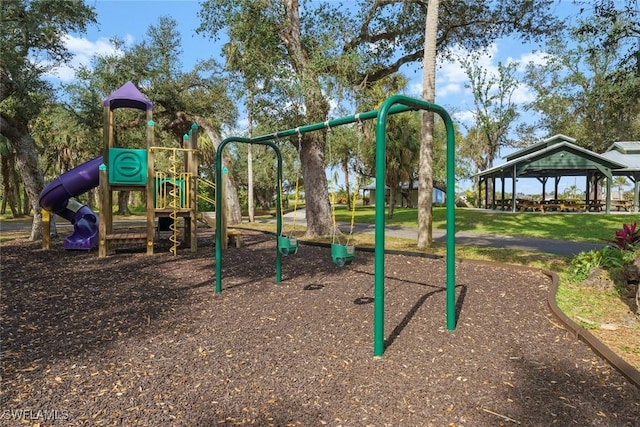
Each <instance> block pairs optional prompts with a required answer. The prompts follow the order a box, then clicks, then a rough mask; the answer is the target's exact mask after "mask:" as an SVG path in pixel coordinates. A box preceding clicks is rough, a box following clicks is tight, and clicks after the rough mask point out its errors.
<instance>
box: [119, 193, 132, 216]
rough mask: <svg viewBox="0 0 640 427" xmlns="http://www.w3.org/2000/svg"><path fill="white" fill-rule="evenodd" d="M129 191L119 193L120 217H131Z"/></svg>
mask: <svg viewBox="0 0 640 427" xmlns="http://www.w3.org/2000/svg"><path fill="white" fill-rule="evenodd" d="M130 194H131V193H130V192H129V191H118V213H117V214H118V215H131V211H130V210H129V195H130Z"/></svg>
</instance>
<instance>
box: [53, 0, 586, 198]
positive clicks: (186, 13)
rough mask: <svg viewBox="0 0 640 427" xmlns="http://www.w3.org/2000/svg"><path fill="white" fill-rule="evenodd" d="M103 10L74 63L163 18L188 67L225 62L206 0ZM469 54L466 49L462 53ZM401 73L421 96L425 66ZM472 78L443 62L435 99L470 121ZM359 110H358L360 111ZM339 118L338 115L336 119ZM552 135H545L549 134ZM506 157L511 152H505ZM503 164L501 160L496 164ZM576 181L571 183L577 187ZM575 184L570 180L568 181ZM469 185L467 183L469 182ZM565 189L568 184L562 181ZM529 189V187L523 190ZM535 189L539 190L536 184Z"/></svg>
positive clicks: (529, 52)
mask: <svg viewBox="0 0 640 427" xmlns="http://www.w3.org/2000/svg"><path fill="white" fill-rule="evenodd" d="M88 4H90V5H93V6H94V7H95V9H96V12H97V14H98V25H97V26H92V27H90V28H89V31H88V32H87V33H86V34H81V35H69V36H68V37H67V46H68V48H69V49H70V51H71V52H72V53H73V54H74V61H73V64H72V66H75V67H77V66H78V65H80V64H89V59H90V58H91V56H92V55H94V54H96V53H108V52H113V51H114V48H113V46H112V45H111V43H110V42H109V39H110V38H111V37H114V36H117V37H119V38H121V39H123V40H125V41H126V42H127V43H130V44H132V43H137V42H140V41H141V40H143V39H144V38H145V34H146V32H147V29H148V28H149V26H150V25H156V24H157V23H158V20H159V18H160V17H161V16H170V17H172V18H173V19H175V20H176V22H177V23H178V30H179V31H180V34H181V36H182V38H183V44H182V47H183V50H184V55H183V57H182V58H180V59H181V62H182V64H183V66H184V67H185V68H186V69H190V68H192V67H193V65H194V64H195V63H196V62H197V61H199V60H203V59H208V58H212V57H213V58H215V59H218V60H221V57H220V43H218V44H216V43H215V42H214V41H213V40H209V39H207V38H204V37H202V36H199V35H197V34H196V33H195V29H196V28H197V27H198V25H199V22H200V20H199V17H198V11H199V10H200V1H195V0H89V1H88ZM574 8H575V6H573V5H572V4H571V2H570V1H569V0H564V1H561V2H559V5H558V7H557V11H558V15H559V16H569V17H571V15H572V14H573V10H574ZM536 48H537V47H536V46H534V45H526V44H524V45H523V44H522V43H521V42H520V41H519V40H508V39H507V40H499V41H498V42H496V43H495V44H494V45H492V46H491V47H490V48H489V50H488V52H487V54H485V55H483V56H482V58H481V65H482V66H483V67H485V68H486V69H487V70H489V71H493V70H496V69H497V64H498V62H503V63H504V62H507V61H512V60H513V61H518V62H520V63H522V64H523V65H524V64H526V63H527V62H529V61H534V62H540V61H542V56H543V53H542V52H537V51H536ZM465 53H466V52H464V51H460V52H459V54H460V55H465ZM401 72H402V73H403V74H404V75H405V76H407V77H408V78H409V79H410V82H409V88H408V95H410V96H415V97H420V96H421V91H422V86H421V80H422V72H421V69H420V68H419V66H417V65H415V64H414V65H410V66H405V67H404V68H403V69H402V70H401ZM56 74H57V77H58V78H59V79H60V80H61V81H69V80H71V79H72V78H73V69H72V68H67V67H65V68H61V69H58V70H56ZM466 82H467V77H466V76H465V74H464V71H463V70H462V68H461V67H460V65H459V64H458V63H441V64H439V67H438V69H437V72H436V100H435V102H436V103H437V104H439V105H441V106H443V107H444V108H445V109H447V110H448V111H450V112H451V114H452V117H453V119H454V121H457V122H458V123H463V124H464V123H469V119H470V118H471V111H472V109H473V98H472V97H471V96H470V93H469V91H468V89H466V88H465V83H466ZM123 83H124V82H123ZM532 97H533V93H532V92H531V91H530V90H529V89H528V88H527V87H526V86H525V85H521V86H520V87H519V88H518V90H517V91H516V93H515V94H514V99H515V100H516V101H517V102H519V103H525V102H528V101H530V100H531V99H532ZM354 113H355V112H354ZM332 118H333V117H332ZM242 123H246V122H245V121H244V120H242V121H241V123H240V126H242ZM546 136H548V135H544V137H546ZM500 154H501V155H502V156H504V155H505V154H507V153H506V152H501V153H500ZM499 163H502V160H500V159H496V161H495V164H499ZM572 184H573V181H572V182H571V185H572ZM567 185H570V184H567ZM464 186H466V184H464ZM561 188H562V185H561ZM522 190H524V191H525V192H527V189H525V187H523V188H522ZM529 190H530V191H531V192H535V191H539V190H538V185H537V184H534V186H533V188H531V189H529Z"/></svg>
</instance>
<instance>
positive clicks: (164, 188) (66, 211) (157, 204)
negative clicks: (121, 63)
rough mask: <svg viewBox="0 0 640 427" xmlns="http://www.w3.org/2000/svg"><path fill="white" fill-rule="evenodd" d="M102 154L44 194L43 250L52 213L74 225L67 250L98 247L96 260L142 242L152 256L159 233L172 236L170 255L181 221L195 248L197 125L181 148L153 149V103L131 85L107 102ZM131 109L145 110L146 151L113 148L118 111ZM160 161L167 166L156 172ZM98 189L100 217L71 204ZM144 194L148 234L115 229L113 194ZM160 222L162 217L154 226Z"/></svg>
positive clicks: (184, 139) (49, 185)
mask: <svg viewBox="0 0 640 427" xmlns="http://www.w3.org/2000/svg"><path fill="white" fill-rule="evenodd" d="M103 107H104V128H103V153H102V156H99V157H97V158H95V159H92V160H90V161H88V162H86V163H84V164H82V165H80V166H78V167H76V168H75V169H72V170H71V171H69V172H66V173H64V174H62V175H60V176H59V177H58V178H56V179H55V180H53V181H52V182H51V183H50V184H48V185H47V186H46V187H45V188H44V190H43V191H42V193H41V194H40V205H41V206H42V207H43V213H44V214H43V236H46V238H44V239H43V248H45V249H48V246H49V240H48V238H49V234H50V222H49V212H54V213H56V214H58V215H60V216H62V217H63V218H65V219H68V220H69V221H71V223H72V224H73V225H74V232H73V234H72V235H71V236H69V237H67V238H66V239H65V243H64V247H65V249H71V250H90V249H92V248H94V247H95V246H96V245H97V246H98V256H99V257H105V256H107V255H108V254H109V253H110V251H111V249H112V245H114V244H116V243H124V242H136V241H138V242H144V243H145V244H146V253H147V254H153V251H154V240H155V237H156V231H158V232H159V231H167V232H170V236H169V240H170V242H171V249H170V251H171V253H172V254H174V255H175V254H176V253H177V249H178V246H179V245H180V243H181V242H180V240H179V237H180V236H179V232H180V221H181V220H182V219H183V220H184V227H183V229H184V241H185V242H186V244H187V246H188V247H189V248H190V250H191V252H195V251H196V250H197V235H196V234H197V197H198V194H197V183H198V180H197V169H198V163H197V138H198V127H197V126H196V125H195V124H194V125H192V127H191V130H190V131H189V132H188V134H186V135H184V137H183V147H159V146H155V145H154V125H155V123H154V121H153V114H152V110H153V105H152V103H151V102H150V101H149V100H148V99H147V98H146V97H145V96H144V95H143V94H142V93H140V91H139V90H138V89H137V88H136V87H135V86H134V85H133V83H131V82H127V83H125V84H124V85H123V86H122V87H120V88H119V89H117V90H116V91H114V92H113V93H112V94H111V95H109V96H108V97H107V98H105V99H104V101H103ZM120 108H133V109H137V110H142V111H144V112H145V115H146V116H145V125H146V137H145V139H146V147H145V148H144V149H129V148H120V147H115V146H114V133H113V130H114V129H113V123H114V111H115V110H117V109H120ZM157 157H164V160H165V163H166V162H168V164H169V166H168V167H166V166H165V167H164V168H157V164H158V163H157V162H156V158H157ZM95 187H99V215H96V214H95V213H94V212H93V211H92V210H91V209H90V208H89V207H87V206H83V205H81V204H80V203H77V202H76V201H75V200H73V199H72V198H73V197H76V196H78V195H80V194H83V193H85V192H87V191H89V190H91V189H92V188H95ZM114 191H142V192H144V194H145V198H146V227H145V231H144V232H122V231H119V230H116V229H114V226H113V192H114ZM156 219H158V221H157V224H156Z"/></svg>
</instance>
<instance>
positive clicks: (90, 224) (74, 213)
mask: <svg viewBox="0 0 640 427" xmlns="http://www.w3.org/2000/svg"><path fill="white" fill-rule="evenodd" d="M101 164H102V156H100V157H96V158H95V159H93V160H89V161H88V162H86V163H83V164H81V165H80V166H78V167H76V168H74V169H71V170H70V171H69V172H65V173H63V174H62V175H60V176H59V177H57V178H56V179H54V180H53V181H51V182H50V183H49V184H47V185H46V186H45V187H44V189H43V190H42V192H41V193H40V206H41V207H42V208H43V209H46V210H48V211H50V212H53V213H55V214H57V215H60V216H61V217H63V218H65V219H66V220H68V221H70V222H71V224H73V234H71V235H70V236H68V237H67V238H66V239H65V240H64V248H65V249H69V250H85V251H88V250H90V249H92V248H94V247H95V246H96V245H97V244H98V217H97V216H96V214H95V213H94V212H93V211H92V210H91V209H89V207H88V206H85V205H83V204H81V203H78V202H76V201H75V200H73V201H71V203H70V200H69V199H71V198H72V197H76V196H79V195H80V194H83V193H86V192H87V191H89V190H91V189H92V188H95V187H97V186H98V185H99V184H100V169H99V167H100V165H101Z"/></svg>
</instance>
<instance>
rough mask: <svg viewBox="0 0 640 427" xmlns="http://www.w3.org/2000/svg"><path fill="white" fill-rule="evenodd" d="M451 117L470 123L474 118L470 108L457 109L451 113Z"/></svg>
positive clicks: (460, 121)
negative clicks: (464, 109)
mask: <svg viewBox="0 0 640 427" xmlns="http://www.w3.org/2000/svg"><path fill="white" fill-rule="evenodd" d="M452 118H453V119H454V120H455V121H457V122H459V123H465V124H472V123H473V120H474V119H475V113H474V112H473V111H471V110H466V111H457V112H455V113H453V114H452Z"/></svg>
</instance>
